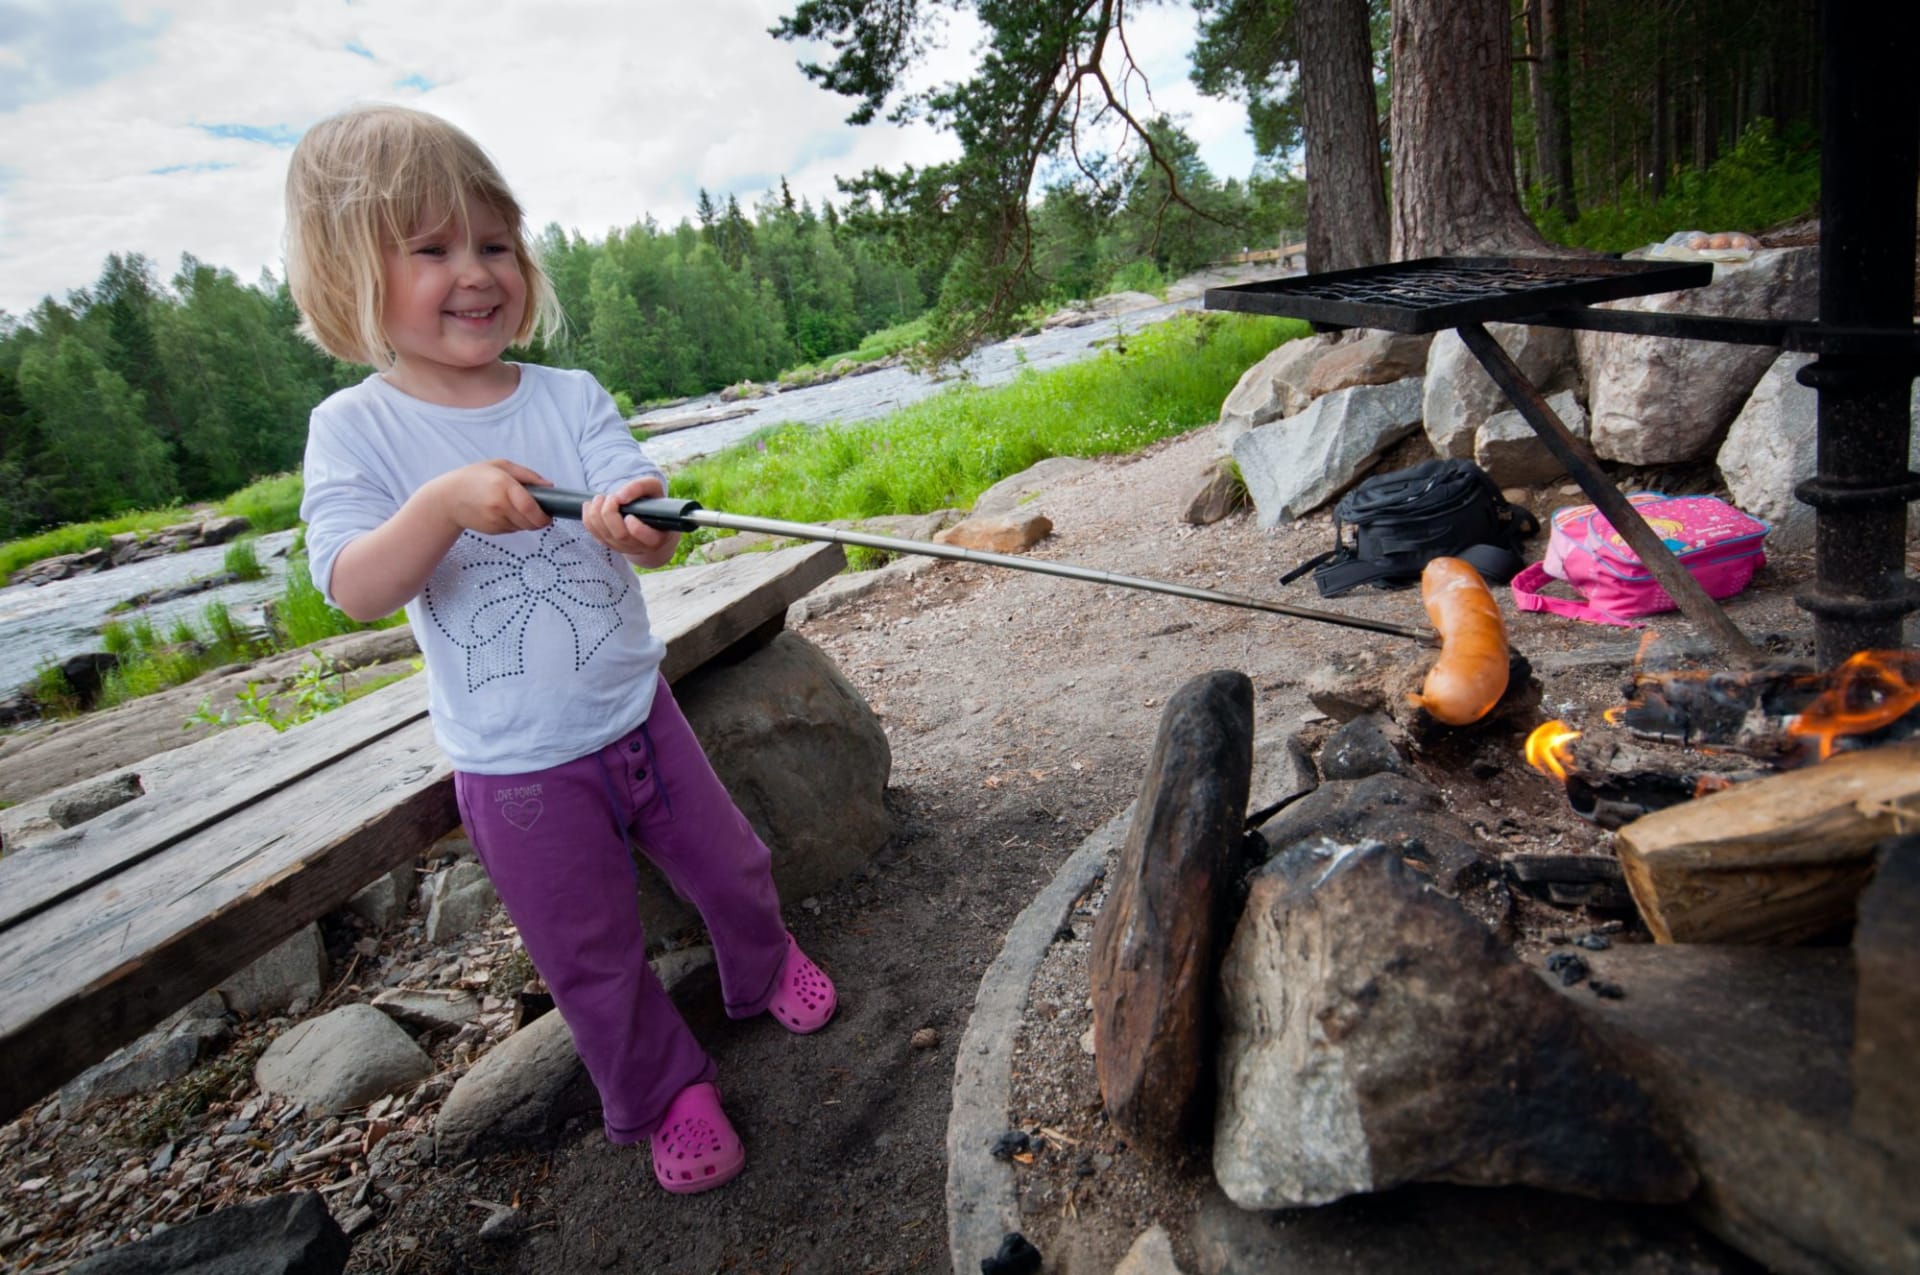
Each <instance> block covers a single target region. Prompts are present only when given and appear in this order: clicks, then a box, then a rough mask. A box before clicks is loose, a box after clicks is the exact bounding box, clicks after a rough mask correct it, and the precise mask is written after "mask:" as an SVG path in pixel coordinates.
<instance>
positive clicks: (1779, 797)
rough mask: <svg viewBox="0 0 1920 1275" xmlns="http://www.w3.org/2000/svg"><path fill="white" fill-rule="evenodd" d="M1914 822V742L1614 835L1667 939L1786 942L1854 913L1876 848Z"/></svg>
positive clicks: (1714, 799)
mask: <svg viewBox="0 0 1920 1275" xmlns="http://www.w3.org/2000/svg"><path fill="white" fill-rule="evenodd" d="M1916 827H1920V741H1910V742H1906V743H1900V744H1888V745H1884V746H1882V747H1879V748H1871V749H1865V750H1862V751H1856V752H1847V753H1841V754H1838V755H1836V756H1834V757H1832V758H1830V759H1829V760H1827V761H1824V762H1821V763H1819V764H1818V765H1814V766H1807V767H1803V768H1802V769H1799V770H1791V771H1786V772H1784V773H1782V774H1777V775H1770V776H1767V777H1765V778H1761V779H1754V780H1752V781H1750V782H1747V783H1742V784H1740V785H1738V787H1737V788H1735V789H1731V790H1728V791H1725V792H1718V793H1713V794H1711V795H1708V796H1705V797H1702V798H1700V799H1699V800H1696V801H1690V802H1686V803H1685V804H1682V805H1677V806H1673V807H1671V808H1669V809H1665V810H1660V811H1656V812H1655V813H1653V814H1649V815H1647V816H1646V817H1645V818H1642V819H1638V820H1635V821H1634V822H1632V823H1630V824H1628V825H1626V826H1625V827H1623V828H1622V829H1621V830H1620V835H1619V840H1618V845H1619V854H1620V863H1621V866H1622V867H1623V868H1624V869H1625V871H1626V878H1627V887H1628V888H1629V889H1630V890H1631V891H1632V892H1633V898H1634V902H1635V903H1636V904H1638V905H1639V908H1640V915H1641V917H1642V919H1644V920H1645V921H1646V923H1647V928H1648V929H1649V930H1651V931H1652V932H1653V936H1654V938H1656V939H1658V940H1659V941H1660V942H1662V943H1792V942H1797V941H1800V940H1803V939H1807V938H1812V937H1814V936H1817V935H1819V934H1822V933H1825V932H1827V931H1829V930H1831V929H1833V928H1834V927H1835V926H1836V925H1839V924H1842V923H1844V922H1846V921H1848V920H1850V919H1851V917H1852V915H1853V909H1854V902H1855V900H1856V898H1857V897H1858V896H1859V893H1860V890H1861V888H1862V887H1863V886H1865V884H1866V883H1867V881H1868V880H1869V879H1870V878H1871V876H1872V874H1873V848H1874V846H1875V844H1876V843H1878V842H1881V841H1884V840H1886V839H1887V838H1889V837H1892V836H1896V835H1898V834H1900V833H1903V832H1909V831H1912V830H1913V829H1914V828H1916Z"/></svg>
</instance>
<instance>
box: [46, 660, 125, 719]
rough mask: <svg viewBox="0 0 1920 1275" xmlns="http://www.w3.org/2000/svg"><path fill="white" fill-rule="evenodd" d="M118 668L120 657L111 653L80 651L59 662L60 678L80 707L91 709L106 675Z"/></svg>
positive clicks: (98, 695)
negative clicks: (77, 700)
mask: <svg viewBox="0 0 1920 1275" xmlns="http://www.w3.org/2000/svg"><path fill="white" fill-rule="evenodd" d="M119 667H120V657H119V656H117V655H115V654H113V653H112V652H111V651H82V652H81V653H80V654H78V655H69V656H68V657H67V658H66V659H64V660H62V661H60V676H61V678H62V679H63V680H64V681H65V682H66V684H67V687H68V689H70V690H71V691H72V692H73V693H74V695H75V697H76V698H78V699H79V701H80V703H81V706H82V707H85V708H91V707H92V706H93V702H94V701H95V700H96V699H98V698H99V697H100V686H101V683H102V682H103V681H104V680H105V679H106V676H107V674H109V673H111V672H113V670H115V669H117V668H119Z"/></svg>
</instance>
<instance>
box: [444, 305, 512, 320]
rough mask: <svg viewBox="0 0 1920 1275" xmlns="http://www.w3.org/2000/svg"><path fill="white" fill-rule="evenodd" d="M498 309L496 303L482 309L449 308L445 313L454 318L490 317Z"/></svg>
mask: <svg viewBox="0 0 1920 1275" xmlns="http://www.w3.org/2000/svg"><path fill="white" fill-rule="evenodd" d="M499 309H500V307H499V306H497V305H490V306H488V307H486V308H485V309H484V310H449V311H447V313H448V314H449V315H450V316H452V317H453V318H456V319H491V318H492V317H493V316H494V313H495V312H496V311H498V310H499Z"/></svg>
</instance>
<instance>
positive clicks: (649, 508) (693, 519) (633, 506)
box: [527, 487, 1439, 646]
mask: <svg viewBox="0 0 1920 1275" xmlns="http://www.w3.org/2000/svg"><path fill="white" fill-rule="evenodd" d="M527 492H528V494H530V495H531V496H532V497H533V498H534V501H535V502H536V503H538V504H539V506H540V508H541V510H542V511H544V512H545V513H546V514H547V516H548V517H550V518H578V517H579V516H580V511H581V509H582V507H583V506H584V505H585V503H586V502H587V501H588V500H589V499H591V497H590V496H588V495H587V494H586V493H584V492H577V491H561V490H558V489H556V488H553V487H529V488H527ZM620 512H622V513H626V514H632V515H633V516H634V517H636V518H638V519H640V520H641V521H642V522H645V523H648V524H650V525H652V526H655V527H660V528H663V529H665V530H668V531H692V530H693V529H694V528H695V527H715V528H719V529H720V530H723V531H756V532H760V533H761V534H763V535H769V536H784V537H788V538H791V539H794V540H823V541H826V542H827V543H829V544H837V545H859V546H861V547H862V548H867V549H881V550H885V551H886V552H888V553H911V554H917V555H919V556H921V557H924V558H945V559H947V560H948V561H951V562H977V563H980V564H982V565H983V566H989V567H1009V568H1011V569H1013V570H1015V571H1029V572H1032V573H1034V574H1036V575H1045V576H1059V577H1061V578H1063V579H1067V580H1081V581H1085V582H1086V583H1088V584H1110V585H1114V586H1116V587H1118V588H1122V589H1139V590H1143V591H1145V592H1148V593H1165V594H1168V595H1170V596H1172V597H1176V598H1187V599H1189V600H1191V601H1194V602H1215V603H1219V604H1220V605H1222V606H1230V607H1242V608H1244V609H1246V610H1249V611H1265V612H1267V613H1268V614H1269V615H1284V616H1290V617H1292V618H1293V619H1296V620H1313V621H1317V622H1318V623H1321V624H1338V625H1341V626H1343V627H1345V628H1349V629H1366V630H1369V631H1371V632H1374V633H1385V634H1388V635H1389V636H1392V637H1403V638H1412V639H1413V640H1414V641H1416V642H1420V643H1423V644H1426V645H1429V646H1432V645H1436V644H1437V643H1438V641H1439V638H1438V636H1437V635H1436V634H1435V633H1434V632H1433V631H1432V630H1431V629H1424V628H1416V627H1414V626H1413V625H1408V624H1393V623H1391V622H1389V621H1386V620H1370V619H1368V618H1366V617H1365V616H1359V615H1342V614H1340V613H1339V612H1336V611H1315V610H1312V609H1311V608H1308V607H1297V606H1290V605H1288V604H1287V603H1284V602H1269V601H1267V600H1266V599H1265V598H1251V597H1248V596H1246V595H1245V594H1240V593H1223V592H1221V591H1220V590H1218V589H1201V588H1196V587H1195V586H1193V585H1190V584H1172V583H1169V582H1168V581H1165V580H1154V579H1150V578H1148V577H1146V576H1129V575H1121V574H1119V573H1118V572H1114V571H1102V570H1100V569H1099V568H1097V567H1077V566H1074V565H1072V564H1071V563H1065V562H1048V561H1046V560H1045V559H1043V558H1016V557H1014V556H1013V555H1012V554H1006V553H988V552H987V551H985V550H983V549H966V548H962V547H961V546H959V545H943V544H935V543H934V542H932V541H930V540H907V539H904V538H902V537H898V536H876V535H872V534H870V533H868V532H864V531H843V530H841V529H840V528H838V527H823V526H820V525H819V524H817V523H811V522H784V521H781V520H780V519H777V518H754V517H750V516H748V515H745V514H723V513H718V512H716V511H714V510H711V509H702V508H701V507H700V503H699V502H698V501H694V500H673V499H671V498H662V499H658V500H636V501H633V502H632V503H630V504H626V505H622V506H621V507H620Z"/></svg>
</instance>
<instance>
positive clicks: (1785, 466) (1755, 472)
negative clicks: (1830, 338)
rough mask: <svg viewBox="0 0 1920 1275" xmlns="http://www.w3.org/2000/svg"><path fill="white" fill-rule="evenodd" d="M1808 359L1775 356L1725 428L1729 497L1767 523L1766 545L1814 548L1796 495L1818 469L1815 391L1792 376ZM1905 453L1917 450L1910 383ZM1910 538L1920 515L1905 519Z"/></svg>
mask: <svg viewBox="0 0 1920 1275" xmlns="http://www.w3.org/2000/svg"><path fill="white" fill-rule="evenodd" d="M1811 362H1813V357H1812V356H1811V355H1807V354H1794V353H1791V352H1789V353H1785V354H1782V355H1780V357H1779V358H1777V359H1775V360H1774V361H1773V364H1772V366H1770V367H1769V368H1768V369H1767V371H1766V374H1765V375H1763V376H1762V377H1761V378H1760V383H1759V384H1758V385H1756V386H1754V387H1753V393H1752V394H1751V395H1750V396H1749V397H1748V398H1747V401H1746V404H1745V405H1744V406H1743V407H1742V408H1741V409H1740V414H1739V415H1738V416H1736V417H1735V418H1734V421H1733V424H1732V426H1731V427H1729V428H1728V430H1727V438H1726V441H1725V442H1724V443H1722V444H1721V445H1720V451H1719V454H1718V456H1717V457H1716V463H1717V464H1718V466H1719V468H1720V476H1721V477H1722V478H1723V479H1725V480H1726V484H1727V491H1728V493H1729V494H1730V495H1731V496H1732V497H1733V503H1734V504H1736V505H1738V506H1739V507H1740V508H1742V509H1744V510H1745V511H1746V512H1748V513H1750V514H1752V515H1753V516H1754V517H1756V518H1759V519H1761V520H1763V521H1765V522H1767V523H1769V524H1771V528H1772V529H1771V530H1770V531H1768V533H1767V548H1769V549H1774V550H1801V549H1811V548H1812V547H1813V532H1814V511H1813V506H1811V505H1804V504H1801V503H1800V501H1799V500H1798V499H1797V498H1795V496H1794V494H1793V489H1794V486H1795V484H1797V483H1800V482H1802V481H1804V480H1806V479H1808V478H1812V477H1813V476H1814V473H1815V471H1816V469H1817V468H1818V458H1817V455H1816V446H1817V443H1818V439H1819V419H1818V413H1819V396H1818V395H1817V394H1815V393H1814V391H1812V390H1811V389H1808V388H1807V387H1806V386H1804V385H1802V384H1800V382H1799V380H1798V379H1796V378H1797V376H1798V374H1799V372H1800V370H1801V369H1802V368H1804V367H1806V366H1807V365H1808V364H1809V363H1811ZM1908 414H1909V418H1910V419H1911V420H1912V422H1913V425H1912V431H1911V433H1910V435H1909V438H1908V444H1907V454H1908V456H1910V457H1912V456H1920V385H1916V386H1915V387H1914V389H1913V394H1912V399H1911V405H1910V407H1909V412H1908ZM1907 540H1908V542H1909V543H1912V542H1914V541H1920V518H1914V517H1909V518H1908V519H1907Z"/></svg>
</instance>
